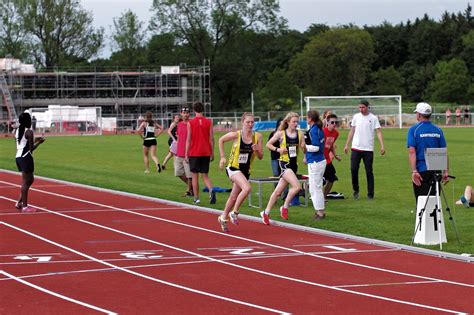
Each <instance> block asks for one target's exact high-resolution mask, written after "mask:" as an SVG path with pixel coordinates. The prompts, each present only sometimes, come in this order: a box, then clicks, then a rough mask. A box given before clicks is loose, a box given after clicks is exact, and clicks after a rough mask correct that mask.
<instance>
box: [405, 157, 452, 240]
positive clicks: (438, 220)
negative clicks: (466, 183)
mask: <svg viewBox="0 0 474 315" xmlns="http://www.w3.org/2000/svg"><path fill="white" fill-rule="evenodd" d="M425 161H426V166H427V170H428V171H431V172H432V176H431V178H430V179H429V190H428V193H427V195H425V196H418V200H417V219H416V221H415V231H414V233H413V237H412V244H413V243H417V244H423V245H435V244H439V247H440V249H443V243H446V242H447V238H446V231H445V228H444V218H443V211H442V210H443V209H442V202H441V196H443V199H444V202H445V205H446V211H447V213H448V214H449V220H450V221H451V223H452V225H453V228H454V231H455V233H456V237H457V240H458V242H459V236H458V233H457V230H456V225H455V224H454V220H453V217H452V216H451V211H450V209H449V206H448V202H447V199H446V195H445V194H444V190H443V189H442V187H441V182H442V180H443V174H442V173H443V171H445V170H447V169H448V155H447V151H446V148H426V149H425ZM448 177H450V178H454V177H453V176H448ZM433 193H434V194H433Z"/></svg>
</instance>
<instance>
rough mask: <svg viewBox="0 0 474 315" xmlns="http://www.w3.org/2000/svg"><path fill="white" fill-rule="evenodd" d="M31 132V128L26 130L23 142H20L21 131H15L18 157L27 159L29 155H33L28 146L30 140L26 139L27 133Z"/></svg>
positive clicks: (22, 138)
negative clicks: (19, 133)
mask: <svg viewBox="0 0 474 315" xmlns="http://www.w3.org/2000/svg"><path fill="white" fill-rule="evenodd" d="M27 130H30V129H29V128H25V132H24V133H23V136H22V137H21V140H20V141H18V132H19V131H20V129H19V128H18V129H17V130H16V131H15V140H16V157H17V158H18V157H25V156H27V155H28V154H31V151H30V147H29V146H28V140H27V139H26V137H25V135H26V131H27Z"/></svg>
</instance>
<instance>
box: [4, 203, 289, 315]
mask: <svg viewBox="0 0 474 315" xmlns="http://www.w3.org/2000/svg"><path fill="white" fill-rule="evenodd" d="M37 208H39V207H37ZM47 211H49V210H47ZM0 224H3V225H5V226H8V227H10V228H11V229H14V230H17V231H20V232H22V233H25V234H28V235H30V236H33V237H35V238H37V239H40V240H42V241H44V242H47V243H49V244H52V245H55V246H57V247H60V248H62V249H65V250H67V251H70V252H72V253H75V254H77V255H80V256H82V257H85V258H87V259H90V260H92V261H95V262H97V263H99V264H103V265H106V266H109V267H112V268H114V269H116V270H120V271H123V272H126V273H129V274H132V275H134V276H137V277H140V278H144V279H148V280H151V281H154V282H158V283H161V284H165V285H168V286H172V287H175V288H179V289H182V290H186V291H190V292H193V293H197V294H201V295H205V296H209V297H213V298H216V299H220V300H224V301H227V302H233V303H236V304H240V305H245V306H249V307H253V308H257V309H261V310H265V311H269V312H273V313H278V314H288V313H286V312H283V311H280V310H276V309H272V308H268V307H264V306H261V305H256V304H252V303H247V302H244V301H239V300H235V299H232V298H228V297H225V296H221V295H217V294H213V293H209V292H205V291H201V290H196V289H192V288H189V287H185V286H182V285H179V284H176V283H172V282H168V281H164V280H160V279H158V278H154V277H150V276H147V275H144V274H141V273H138V272H135V271H133V270H128V269H126V268H122V267H120V266H117V265H114V264H111V263H108V262H105V261H103V260H101V259H98V258H96V257H93V256H90V255H87V254H85V253H82V252H80V251H77V250H75V249H72V248H70V247H67V246H65V245H62V244H59V243H57V242H54V241H52V240H49V239H47V238H44V237H42V236H40V235H37V234H35V233H32V232H30V231H27V230H24V229H22V228H19V227H17V226H14V225H11V224H9V223H7V222H3V221H0Z"/></svg>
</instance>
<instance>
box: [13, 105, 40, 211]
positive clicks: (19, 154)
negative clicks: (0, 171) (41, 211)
mask: <svg viewBox="0 0 474 315" xmlns="http://www.w3.org/2000/svg"><path fill="white" fill-rule="evenodd" d="M18 122H19V123H20V126H19V127H18V129H17V130H16V131H15V140H16V166H17V168H18V171H20V172H21V177H22V184H21V191H20V197H19V198H18V202H17V203H16V204H15V208H17V209H18V210H19V211H21V212H25V213H28V212H36V209H35V208H32V207H30V206H28V191H29V190H30V187H31V185H32V184H33V182H34V181H35V177H34V175H33V172H34V171H35V163H34V160H33V151H34V150H35V149H36V148H37V147H38V146H39V145H40V144H41V143H43V142H44V138H43V137H38V138H34V136H33V130H32V129H31V116H30V114H28V113H22V114H20V116H19V117H18Z"/></svg>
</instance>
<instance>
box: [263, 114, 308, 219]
mask: <svg viewBox="0 0 474 315" xmlns="http://www.w3.org/2000/svg"><path fill="white" fill-rule="evenodd" d="M299 118H300V116H299V115H298V114H297V113H293V112H290V113H288V114H287V115H286V117H285V118H284V119H283V121H282V122H281V123H280V127H279V128H278V131H277V132H275V134H274V135H273V137H272V138H271V139H270V140H268V142H267V144H266V147H267V148H268V149H270V150H272V151H275V152H278V153H280V158H279V163H280V169H281V173H280V174H281V175H280V181H279V182H278V185H277V186H276V188H275V190H274V191H273V193H272V195H271V196H270V199H269V200H268V204H267V207H266V208H265V210H264V211H262V212H260V216H261V217H262V222H263V223H264V224H266V225H269V224H270V211H271V209H272V207H273V205H274V204H275V202H276V200H277V198H278V196H280V195H281V193H282V192H283V190H284V189H285V188H286V186H287V185H288V184H289V185H290V186H291V188H290V189H289V191H288V195H287V196H286V198H285V202H284V204H283V206H282V207H280V216H281V217H282V218H283V219H285V220H288V207H289V204H290V202H291V200H292V199H293V197H294V196H296V194H298V193H299V191H300V189H301V188H300V184H299V182H298V178H297V177H296V172H297V171H298V151H299V150H298V149H301V150H303V151H304V150H305V149H306V147H305V144H304V137H303V134H302V132H301V131H299V130H298V129H297V127H298V121H299ZM278 140H280V146H279V147H276V146H274V145H273V143H275V142H276V141H278Z"/></svg>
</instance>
